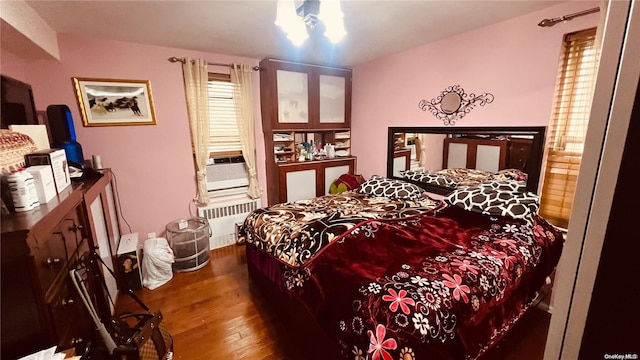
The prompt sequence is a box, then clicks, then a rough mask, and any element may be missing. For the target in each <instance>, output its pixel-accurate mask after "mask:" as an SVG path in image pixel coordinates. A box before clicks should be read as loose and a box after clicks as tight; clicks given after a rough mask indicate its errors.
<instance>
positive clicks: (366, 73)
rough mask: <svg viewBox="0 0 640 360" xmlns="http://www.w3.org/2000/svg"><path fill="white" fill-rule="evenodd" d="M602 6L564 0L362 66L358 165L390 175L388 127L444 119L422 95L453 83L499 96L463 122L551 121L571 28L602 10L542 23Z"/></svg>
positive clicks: (355, 141)
mask: <svg viewBox="0 0 640 360" xmlns="http://www.w3.org/2000/svg"><path fill="white" fill-rule="evenodd" d="M596 6H598V2H590V1H576V2H569V3H564V4H561V5H558V6H554V7H551V8H547V9H545V10H542V11H538V12H535V13H532V14H528V15H525V16H521V17H518V18H514V19H511V20H508V21H505V22H502V23H499V24H495V25H491V26H487V27H484V28H481V29H478V30H475V31H470V32H467V33H464V34H460V35H457V36H453V37H450V38H447V39H444V40H441V41H438V42H434V43H431V44H428V45H424V46H421V47H418V48H414V49H411V50H408V51H405V52H402V53H398V54H395V55H391V56H387V57H383V58H379V59H376V60H373V61H370V62H368V63H366V64H363V65H360V66H357V67H355V68H354V69H353V100H352V101H353V102H352V135H351V142H352V143H351V146H352V153H353V154H354V155H356V156H357V157H358V172H359V173H361V174H363V175H364V176H365V177H369V176H371V175H373V174H383V175H384V174H386V157H387V148H386V143H387V131H388V130H387V128H388V127H390V126H443V124H442V122H440V121H439V120H437V119H436V118H435V116H433V115H432V114H431V113H429V112H425V111H422V110H420V109H419V107H418V102H419V101H420V100H422V99H425V100H431V99H433V98H435V97H437V96H438V95H439V94H440V91H442V90H444V89H445V88H446V87H448V86H451V85H460V86H461V87H462V88H463V89H464V90H465V91H466V92H468V93H469V92H472V93H476V94H479V93H484V92H489V93H492V94H493V95H494V96H495V100H494V101H493V103H491V104H487V105H485V106H484V107H476V108H475V109H473V110H472V111H471V112H470V113H469V114H467V115H466V116H465V117H464V118H462V119H461V120H460V121H459V122H458V123H457V124H456V125H455V126H547V125H548V122H549V116H550V111H551V106H552V98H553V92H554V87H555V81H556V74H557V68H558V60H559V54H560V46H561V44H562V39H563V35H564V34H566V33H570V32H573V31H577V30H582V29H586V28H590V27H594V26H596V24H597V22H598V19H599V16H600V15H599V14H598V13H596V14H591V15H587V16H583V17H580V18H576V19H574V20H572V21H569V22H566V23H560V24H557V25H556V26H554V27H550V28H542V27H539V26H537V24H538V22H540V20H542V19H544V18H554V17H559V16H562V15H565V14H570V13H574V12H577V11H581V10H585V9H589V8H592V7H596ZM372 142H373V143H374V144H375V145H374V146H372ZM379 144H381V145H379ZM383 159H384V160H383ZM381 160H383V161H381Z"/></svg>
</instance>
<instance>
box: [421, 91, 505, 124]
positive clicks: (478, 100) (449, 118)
mask: <svg viewBox="0 0 640 360" xmlns="http://www.w3.org/2000/svg"><path fill="white" fill-rule="evenodd" d="M493 99H494V98H493V95H492V94H489V93H484V94H480V95H476V94H474V93H469V94H467V93H465V92H464V89H463V88H461V87H460V85H453V86H449V87H447V88H446V89H444V90H442V91H441V92H440V95H438V97H436V98H434V99H431V101H427V100H420V102H419V103H418V106H419V107H420V109H422V111H427V110H428V111H429V112H431V113H432V114H433V115H434V116H435V117H437V118H438V119H440V120H442V122H443V123H444V124H445V125H455V123H456V121H458V120H460V119H462V118H463V117H464V116H465V115H466V114H468V113H469V112H470V111H471V109H473V108H474V107H475V106H476V104H478V105H480V106H484V105H485V104H489V103H491V102H493Z"/></svg>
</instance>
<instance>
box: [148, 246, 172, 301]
mask: <svg viewBox="0 0 640 360" xmlns="http://www.w3.org/2000/svg"><path fill="white" fill-rule="evenodd" d="M142 251H143V253H144V256H143V257H142V285H143V286H144V287H146V288H148V289H149V290H153V289H155V288H157V287H159V286H162V285H164V284H165V283H167V281H169V280H171V278H173V269H172V268H171V265H172V264H173V263H174V261H175V260H174V256H173V250H171V247H170V246H169V243H168V242H167V239H165V238H154V239H148V240H146V241H145V242H144V245H143V248H142Z"/></svg>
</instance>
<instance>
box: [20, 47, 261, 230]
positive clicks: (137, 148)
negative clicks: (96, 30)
mask: <svg viewBox="0 0 640 360" xmlns="http://www.w3.org/2000/svg"><path fill="white" fill-rule="evenodd" d="M59 44H60V54H61V58H60V61H45V60H36V61H27V60H23V61H24V62H25V63H26V73H27V76H26V79H25V80H24V81H26V82H28V83H30V84H31V85H32V87H33V90H34V98H35V101H36V108H37V109H38V110H44V109H46V107H47V106H48V105H51V104H66V105H68V106H69V108H70V109H71V111H72V113H73V118H74V124H75V128H76V134H77V137H78V142H79V143H80V144H81V145H82V148H83V152H84V156H85V158H91V155H93V154H100V155H101V156H102V162H103V166H104V167H109V168H111V169H112V170H113V172H114V173H115V174H116V177H117V185H118V190H119V193H120V201H121V204H122V212H123V215H124V216H125V218H126V220H127V221H128V223H129V224H130V225H131V231H132V232H140V233H141V238H146V234H147V233H148V232H152V231H153V232H156V233H158V234H162V233H164V227H165V225H166V224H167V223H169V222H170V221H172V220H175V219H178V218H182V217H186V216H189V215H190V211H191V212H192V214H193V215H195V214H196V211H195V208H194V207H193V206H191V205H190V204H191V203H190V202H191V199H192V198H193V197H194V196H195V180H194V178H195V176H194V167H193V160H192V153H191V143H190V135H189V125H188V120H187V108H186V105H185V95H184V85H183V78H182V68H181V65H180V64H179V63H170V62H169V61H167V59H168V58H169V57H171V56H178V57H182V56H188V57H191V58H196V57H200V58H204V59H206V60H208V61H211V62H222V63H229V62H240V63H245V64H248V65H251V66H255V65H257V64H258V61H259V60H257V59H248V58H237V57H230V56H226V55H217V54H208V53H200V52H194V51H186V50H181V49H174V48H163V47H156V46H147V45H139V44H133V43H125V42H115V41H100V40H94V39H86V38H80V37H74V36H68V35H61V36H60V38H59ZM226 70H227V71H228V69H226ZM73 77H88V78H106V79H138V80H150V82H151V90H152V94H153V101H154V105H155V112H156V121H157V125H155V126H108V127H83V125H82V118H81V116H80V113H79V110H78V104H77V100H76V96H75V92H74V87H73V82H72V78H73ZM254 97H255V104H256V105H255V119H256V137H257V143H256V148H257V150H258V159H257V163H258V164H259V165H258V166H259V168H258V169H257V170H258V174H259V181H260V184H261V186H262V187H263V188H266V186H265V184H266V177H265V171H264V165H262V166H261V165H260V164H264V163H265V160H264V140H263V138H262V122H261V117H260V107H259V74H258V73H255V74H254ZM262 201H263V203H266V198H263V199H262ZM122 226H123V232H124V233H128V232H129V230H128V228H127V227H126V224H124V223H123V224H122Z"/></svg>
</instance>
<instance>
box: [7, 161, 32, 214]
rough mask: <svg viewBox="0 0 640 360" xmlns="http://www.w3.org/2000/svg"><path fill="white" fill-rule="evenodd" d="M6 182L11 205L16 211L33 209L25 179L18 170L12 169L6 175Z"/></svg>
mask: <svg viewBox="0 0 640 360" xmlns="http://www.w3.org/2000/svg"><path fill="white" fill-rule="evenodd" d="M7 184H8V185H9V192H10V193H11V199H12V200H13V207H14V208H15V211H16V212H25V211H29V210H33V204H32V202H31V197H30V196H29V193H28V190H27V179H26V176H25V175H24V173H23V172H22V171H20V170H14V171H13V172H12V173H11V175H9V176H7Z"/></svg>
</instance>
